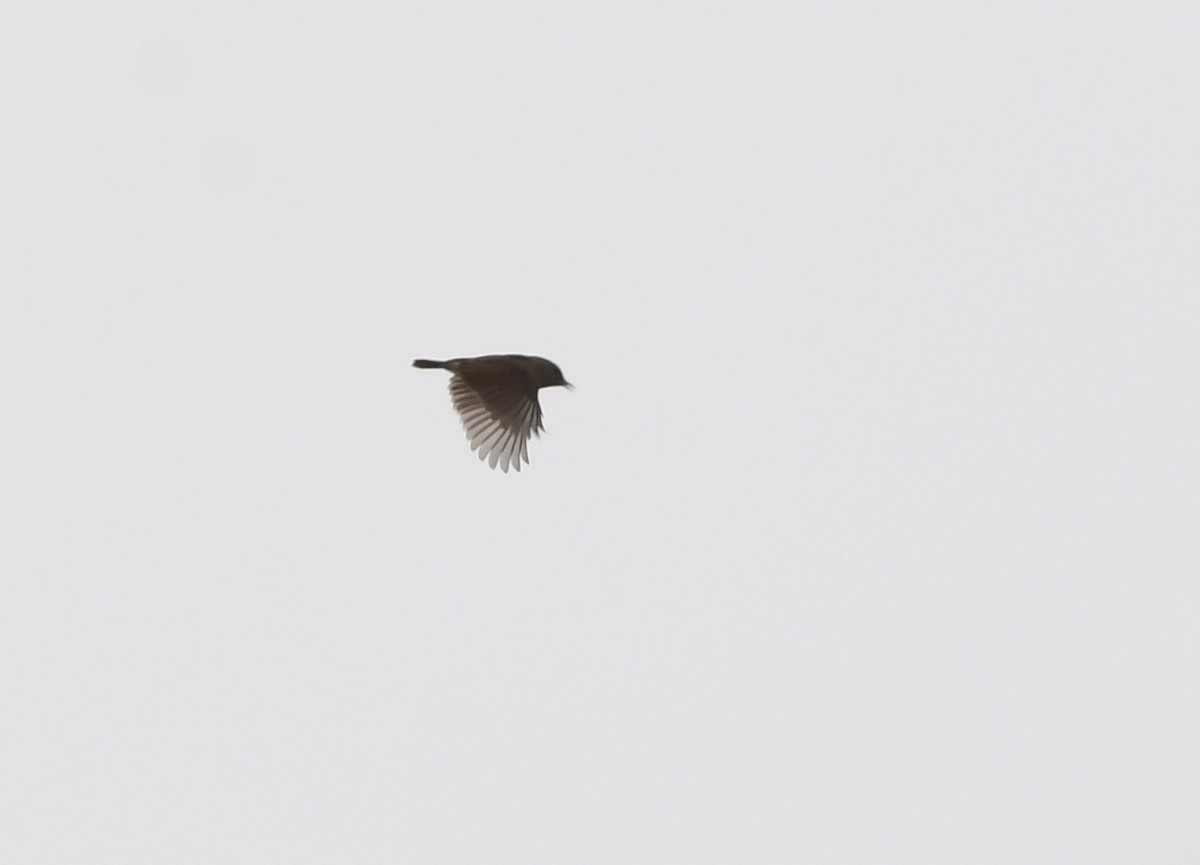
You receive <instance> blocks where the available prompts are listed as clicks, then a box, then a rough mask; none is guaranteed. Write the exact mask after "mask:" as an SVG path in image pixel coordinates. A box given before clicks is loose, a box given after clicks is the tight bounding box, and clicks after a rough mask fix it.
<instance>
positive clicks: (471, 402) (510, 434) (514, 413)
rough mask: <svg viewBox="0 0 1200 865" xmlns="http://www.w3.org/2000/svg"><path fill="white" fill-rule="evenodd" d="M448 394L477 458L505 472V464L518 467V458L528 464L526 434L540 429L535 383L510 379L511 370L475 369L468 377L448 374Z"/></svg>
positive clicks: (518, 378)
mask: <svg viewBox="0 0 1200 865" xmlns="http://www.w3.org/2000/svg"><path fill="white" fill-rule="evenodd" d="M450 398H451V399H452V400H453V401H454V408H455V410H456V411H457V412H458V414H459V416H460V417H461V418H462V423H463V427H464V429H466V431H467V440H468V441H470V442H471V450H473V451H478V452H479V459H481V460H484V459H486V460H487V461H488V465H489V466H491V467H492V468H495V467H496V466H497V465H499V466H500V468H501V470H503V471H505V472H507V471H508V468H509V466H512V467H513V468H515V469H516V470H517V471H520V470H521V461H522V460H524V461H525V462H526V464H528V462H529V451H528V442H529V438H530V436H532V435H535V434H540V432H541V430H542V429H543V427H542V408H541V406H540V405H539V404H538V398H537V387H536V386H534V385H533V384H532V383H527V382H525V381H524V378H523V377H517V379H516V380H514V376H513V375H512V371H511V370H503V369H497V370H495V372H494V374H492V371H491V370H487V369H483V370H480V369H476V370H473V371H472V373H471V375H470V378H469V380H468V379H467V378H465V377H464V376H463V375H462V374H461V373H456V374H455V375H454V376H453V377H451V379H450Z"/></svg>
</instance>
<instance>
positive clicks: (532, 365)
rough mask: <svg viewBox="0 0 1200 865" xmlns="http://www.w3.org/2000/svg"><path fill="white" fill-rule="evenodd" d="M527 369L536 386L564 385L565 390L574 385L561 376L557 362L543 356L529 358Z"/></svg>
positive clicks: (573, 387) (572, 387)
mask: <svg viewBox="0 0 1200 865" xmlns="http://www.w3.org/2000/svg"><path fill="white" fill-rule="evenodd" d="M529 371H530V373H532V375H533V379H534V381H536V382H537V386H538V387H539V388H541V387H565V388H566V389H567V390H574V389H575V385H573V384H571V383H570V382H569V381H567V380H566V379H565V378H563V374H562V370H561V369H559V368H558V364H556V363H553V362H551V361H548V360H546V359H545V358H544V357H531V358H529Z"/></svg>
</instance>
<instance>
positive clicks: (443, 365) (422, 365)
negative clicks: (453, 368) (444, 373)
mask: <svg viewBox="0 0 1200 865" xmlns="http://www.w3.org/2000/svg"><path fill="white" fill-rule="evenodd" d="M413 366H415V367H416V368H417V369H449V368H450V364H449V362H448V361H444V360H421V359H420V358H418V359H417V360H414V361H413Z"/></svg>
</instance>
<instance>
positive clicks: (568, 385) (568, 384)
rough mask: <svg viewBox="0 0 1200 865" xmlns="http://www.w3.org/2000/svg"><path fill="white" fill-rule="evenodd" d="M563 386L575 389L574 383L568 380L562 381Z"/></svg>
mask: <svg viewBox="0 0 1200 865" xmlns="http://www.w3.org/2000/svg"><path fill="white" fill-rule="evenodd" d="M563 387H565V388H566V389H567V390H575V385H573V384H571V383H570V382H569V381H564V382H563Z"/></svg>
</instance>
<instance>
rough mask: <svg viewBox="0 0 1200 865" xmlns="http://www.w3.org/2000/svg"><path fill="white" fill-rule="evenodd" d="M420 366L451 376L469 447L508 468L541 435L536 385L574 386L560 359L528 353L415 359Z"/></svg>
mask: <svg viewBox="0 0 1200 865" xmlns="http://www.w3.org/2000/svg"><path fill="white" fill-rule="evenodd" d="M412 365H413V366H415V367H416V368H417V369H446V370H449V371H450V372H451V373H452V375H451V377H450V399H451V401H452V402H453V403H454V408H455V410H456V411H457V412H458V414H459V417H460V418H462V424H463V428H464V429H465V430H466V432H467V440H468V441H470V443H471V450H473V451H478V453H479V459H480V460H481V461H482V460H487V462H488V465H489V466H491V467H492V468H493V469H494V468H496V466H497V465H499V466H500V469H501V470H502V471H504V472H506V473H507V472H508V469H509V466H512V468H514V469H516V470H517V471H520V470H521V461H522V460H524V461H525V463H526V464H528V463H529V451H528V447H527V446H528V443H529V437H530V436H531V435H536V436H538V437H539V438H540V437H541V433H542V430H543V429H545V427H543V426H542V407H541V405H540V404H539V403H538V390H539V389H541V388H543V387H565V388H567V389H568V390H574V389H575V386H574V385H572V384H571V383H570V382H568V381H567V380H566V379H565V378H563V374H562V370H561V369H559V368H558V365H557V364H554V363H552V362H551V361H548V360H546V359H545V358H544V357H530V356H529V355H524V354H489V355H484V356H482V357H456V358H452V359H451V360H424V359H420V358H418V359H417V360H414V361H413V363H412Z"/></svg>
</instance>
